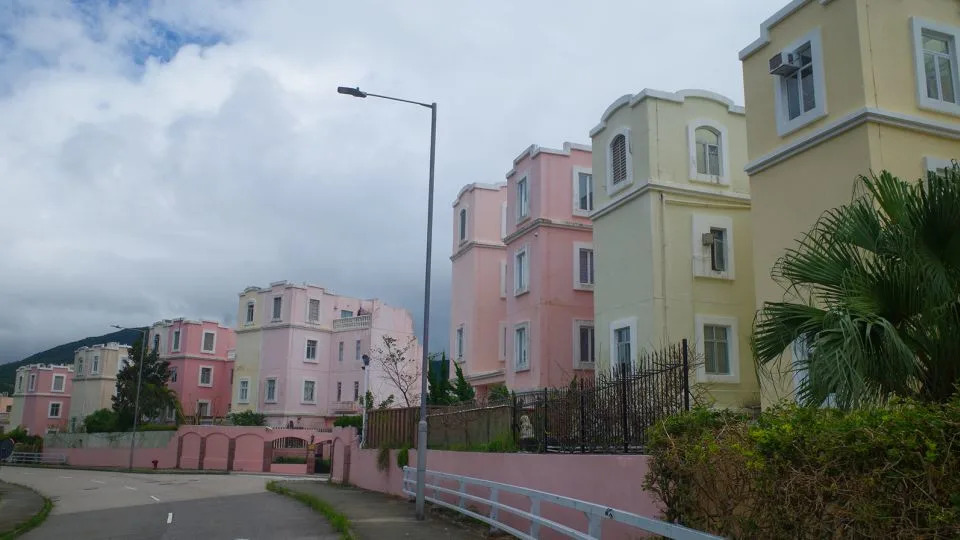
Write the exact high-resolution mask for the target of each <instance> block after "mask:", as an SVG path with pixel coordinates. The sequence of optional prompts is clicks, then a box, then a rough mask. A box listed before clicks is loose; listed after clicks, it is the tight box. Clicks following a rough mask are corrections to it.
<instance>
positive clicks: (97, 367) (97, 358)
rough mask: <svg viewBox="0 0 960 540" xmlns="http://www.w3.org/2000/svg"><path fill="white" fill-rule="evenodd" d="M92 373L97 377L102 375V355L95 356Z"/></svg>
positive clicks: (91, 368)
mask: <svg viewBox="0 0 960 540" xmlns="http://www.w3.org/2000/svg"><path fill="white" fill-rule="evenodd" d="M90 373H91V374H93V375H96V374H98V373H100V355H99V354H95V355H93V363H91V364H90Z"/></svg>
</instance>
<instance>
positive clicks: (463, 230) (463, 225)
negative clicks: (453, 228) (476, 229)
mask: <svg viewBox="0 0 960 540" xmlns="http://www.w3.org/2000/svg"><path fill="white" fill-rule="evenodd" d="M459 226H460V241H461V242H466V240H467V209H466V208H461V209H460V222H459Z"/></svg>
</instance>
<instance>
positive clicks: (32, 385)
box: [27, 373, 37, 392]
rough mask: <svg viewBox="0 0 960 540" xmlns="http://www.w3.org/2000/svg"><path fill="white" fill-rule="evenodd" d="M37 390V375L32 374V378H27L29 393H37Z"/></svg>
mask: <svg viewBox="0 0 960 540" xmlns="http://www.w3.org/2000/svg"><path fill="white" fill-rule="evenodd" d="M36 390H37V375H36V374H35V373H31V374H30V376H29V377H27V392H35V391H36Z"/></svg>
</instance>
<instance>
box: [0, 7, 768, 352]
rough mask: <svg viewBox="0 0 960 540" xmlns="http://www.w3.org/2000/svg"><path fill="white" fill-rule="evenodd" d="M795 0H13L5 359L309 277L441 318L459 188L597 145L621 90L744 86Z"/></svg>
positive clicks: (4, 157) (0, 95)
mask: <svg viewBox="0 0 960 540" xmlns="http://www.w3.org/2000/svg"><path fill="white" fill-rule="evenodd" d="M783 3H785V1H780V2H771V1H770V0H735V1H730V0H673V1H670V2H653V1H649V0H647V1H639V0H620V1H612V0H611V1H606V0H593V1H591V2H583V1H577V2H573V1H565V0H544V1H530V0H524V1H522V2H518V1H516V0H511V1H506V0H504V1H501V0H490V1H485V2H459V1H458V2H453V1H450V0H436V1H426V0H421V1H410V2H397V1H365V0H359V1H358V0H351V1H349V2H334V1H301V2H293V1H289V2H286V1H270V2H267V1H256V2H227V1H212V0H211V1H200V0H197V1H187V0H178V1H169V2H142V1H136V2H129V3H127V2H118V1H109V2H107V1H103V2H95V1H75V2H73V3H70V2H67V1H62V0H49V1H42V0H22V1H20V0H3V1H2V2H0V361H10V360H18V359H20V358H23V357H25V356H27V355H28V354H31V353H33V352H37V351H39V350H43V349H46V348H48V347H51V346H54V345H58V344H60V343H64V342H67V341H71V340H74V339H79V338H83V337H86V336H89V335H98V334H102V333H106V332H108V331H110V330H111V329H110V327H109V325H111V324H122V325H129V326H133V325H146V324H149V323H151V322H153V321H155V320H158V319H161V318H172V317H178V316H186V317H192V318H199V317H207V318H216V319H220V320H222V321H224V322H226V323H228V324H230V325H232V324H233V323H234V319H235V312H236V306H237V293H238V292H239V291H241V290H242V289H243V288H244V287H246V286H248V285H260V286H265V285H267V284H268V283H269V282H271V281H277V280H282V279H286V280H289V281H293V282H303V281H309V282H312V283H316V284H320V285H323V286H326V287H327V288H330V289H332V290H334V291H336V292H337V293H341V294H346V295H353V296H361V297H365V298H370V297H379V298H381V299H383V300H384V301H386V302H388V303H391V304H394V305H399V306H403V307H406V308H407V309H409V310H410V311H411V312H412V313H413V314H414V317H415V319H416V320H417V321H418V322H417V325H418V329H417V331H418V333H419V332H420V331H421V329H420V328H419V325H420V322H419V321H420V317H421V313H422V302H423V301H422V294H423V277H422V276H423V257H424V240H425V235H424V232H425V220H426V217H425V214H426V185H427V183H426V179H427V164H428V145H429V129H430V123H429V111H428V110H427V109H421V108H418V107H413V106H405V105H402V104H397V103H392V102H387V101H382V100H375V99H366V100H360V99H355V98H349V97H345V96H340V95H338V94H337V93H336V91H335V89H336V87H337V85H339V84H344V85H359V86H360V87H361V88H362V89H365V90H369V91H371V92H375V93H383V94H390V95H395V96H400V97H406V98H410V99H416V100H422V101H436V102H437V103H438V104H439V121H438V133H439V135H438V150H437V186H436V213H435V224H436V231H435V238H434V246H435V249H434V267H433V268H434V279H433V287H434V302H433V308H432V317H433V318H432V321H433V324H432V325H431V328H432V335H431V338H432V339H431V345H432V346H431V349H433V350H439V349H441V348H445V347H446V346H447V342H448V339H447V336H448V334H449V314H448V312H449V300H450V291H449V288H450V260H449V256H450V243H451V236H452V230H451V228H452V217H451V215H452V214H451V203H452V202H453V199H454V197H456V194H457V192H458V191H459V189H460V188H461V187H462V186H463V185H464V184H467V183H470V182H498V181H502V180H503V178H504V174H505V172H506V171H507V170H508V169H510V167H511V164H512V163H511V162H512V159H513V158H514V157H515V156H516V155H517V154H519V153H520V152H521V151H522V150H523V149H524V148H526V147H527V146H529V145H530V144H533V143H535V144H539V145H541V146H548V147H560V145H562V143H563V142H564V141H571V142H580V143H589V142H590V139H589V135H588V132H589V130H590V129H591V128H592V127H593V126H594V125H596V124H597V122H598V120H599V117H600V114H601V113H602V112H603V111H604V109H605V108H606V107H607V106H608V105H609V104H610V103H611V102H612V101H614V100H615V99H616V98H618V97H619V96H621V95H623V94H626V93H635V92H638V91H640V90H641V89H643V88H646V87H649V88H657V89H661V90H670V91H674V90H678V89H682V88H705V89H708V90H713V91H716V92H720V93H722V94H725V95H727V96H729V97H731V98H732V99H734V100H735V101H736V102H738V103H742V102H743V91H742V88H741V86H742V83H741V69H740V62H739V60H738V59H737V52H738V51H739V50H740V49H741V48H743V47H744V46H746V45H747V44H748V43H750V42H751V41H753V40H754V39H756V38H757V36H758V33H759V25H760V22H761V21H762V20H763V19H765V18H766V17H768V16H769V15H771V14H772V13H773V12H774V11H776V10H777V9H779V8H780V7H781V4H783Z"/></svg>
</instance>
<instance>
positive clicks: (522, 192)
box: [517, 177, 530, 221]
mask: <svg viewBox="0 0 960 540" xmlns="http://www.w3.org/2000/svg"><path fill="white" fill-rule="evenodd" d="M529 214H530V183H529V182H528V181H527V177H523V178H521V179H520V180H519V181H517V221H520V220H521V219H523V218H525V217H527V216H528V215H529Z"/></svg>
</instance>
